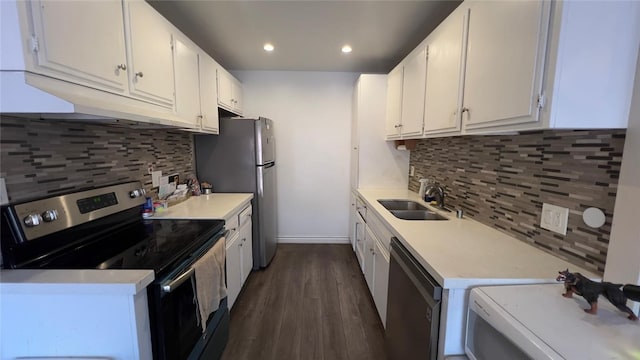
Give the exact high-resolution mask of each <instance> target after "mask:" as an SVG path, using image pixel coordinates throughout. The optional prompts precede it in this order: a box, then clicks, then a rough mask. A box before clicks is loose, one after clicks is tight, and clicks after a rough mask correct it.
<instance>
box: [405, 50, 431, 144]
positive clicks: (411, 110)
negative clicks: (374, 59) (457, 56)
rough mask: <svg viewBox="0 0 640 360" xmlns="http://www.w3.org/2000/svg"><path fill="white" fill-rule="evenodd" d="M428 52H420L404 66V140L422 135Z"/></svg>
mask: <svg viewBox="0 0 640 360" xmlns="http://www.w3.org/2000/svg"><path fill="white" fill-rule="evenodd" d="M426 74H427V50H426V49H424V50H422V51H420V52H419V53H418V54H417V55H416V56H415V57H414V58H413V59H411V61H409V62H408V63H406V64H405V66H404V75H403V80H402V121H401V124H400V125H401V132H402V138H403V139H404V138H406V137H416V136H418V137H419V136H420V135H422V124H423V121H424V90H425V81H426Z"/></svg>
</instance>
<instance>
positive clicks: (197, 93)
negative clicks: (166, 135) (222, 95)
mask: <svg viewBox="0 0 640 360" xmlns="http://www.w3.org/2000/svg"><path fill="white" fill-rule="evenodd" d="M173 36H174V49H173V54H174V66H175V81H176V112H177V114H178V116H179V117H180V118H181V119H182V120H183V121H184V123H185V125H187V126H188V127H192V128H193V129H194V130H195V131H197V132H202V133H208V134H217V133H218V105H217V90H216V66H217V64H216V62H215V61H214V60H213V59H212V58H211V57H210V56H209V55H207V54H206V53H204V52H203V51H202V50H200V48H199V47H198V46H196V45H195V44H193V43H192V42H191V41H190V40H188V39H187V38H186V37H185V36H184V35H182V33H180V32H179V31H177V30H176V31H175V32H174V35H173Z"/></svg>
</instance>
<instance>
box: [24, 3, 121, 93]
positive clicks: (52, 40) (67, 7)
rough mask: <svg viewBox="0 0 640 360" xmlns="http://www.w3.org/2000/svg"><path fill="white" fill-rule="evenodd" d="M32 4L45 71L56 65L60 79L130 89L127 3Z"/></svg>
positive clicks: (40, 62) (116, 89)
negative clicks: (126, 37)
mask: <svg viewBox="0 0 640 360" xmlns="http://www.w3.org/2000/svg"><path fill="white" fill-rule="evenodd" d="M31 6H32V7H31V8H32V11H33V25H34V28H35V35H36V36H35V37H36V39H37V46H34V47H35V48H36V50H35V51H36V55H37V66H38V67H41V68H43V69H44V70H45V71H44V72H43V73H47V71H46V70H53V74H54V75H53V76H54V77H56V78H63V79H65V80H69V81H71V82H74V83H78V84H82V85H87V86H90V87H94V88H98V89H103V90H107V91H111V92H116V93H121V94H124V93H126V90H127V71H128V68H127V58H126V50H125V40H124V23H123V20H122V3H120V2H119V1H34V2H32V3H31ZM34 45H35V44H34ZM60 75H62V76H60Z"/></svg>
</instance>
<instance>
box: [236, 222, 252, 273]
mask: <svg viewBox="0 0 640 360" xmlns="http://www.w3.org/2000/svg"><path fill="white" fill-rule="evenodd" d="M239 235H240V239H239V241H240V244H239V245H240V252H241V259H242V260H241V263H242V269H241V273H242V276H241V280H242V282H241V283H242V284H243V285H244V283H245V281H247V278H248V277H249V274H250V273H251V269H253V245H252V243H251V239H252V235H251V220H249V222H246V223H245V224H244V225H242V227H241V228H240V231H239Z"/></svg>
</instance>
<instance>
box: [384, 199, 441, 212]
mask: <svg viewBox="0 0 640 360" xmlns="http://www.w3.org/2000/svg"><path fill="white" fill-rule="evenodd" d="M378 202H379V203H380V204H381V205H382V206H384V208H385V209H387V210H389V211H391V210H424V211H429V210H428V209H427V208H426V207H424V206H422V205H421V204H419V203H417V202H415V201H411V200H378Z"/></svg>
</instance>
